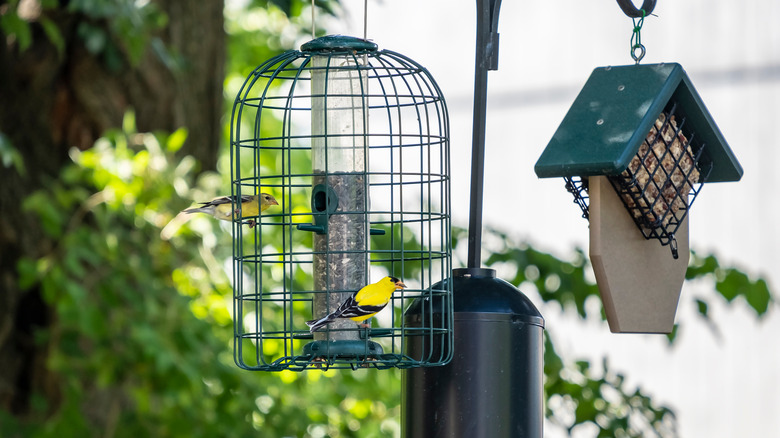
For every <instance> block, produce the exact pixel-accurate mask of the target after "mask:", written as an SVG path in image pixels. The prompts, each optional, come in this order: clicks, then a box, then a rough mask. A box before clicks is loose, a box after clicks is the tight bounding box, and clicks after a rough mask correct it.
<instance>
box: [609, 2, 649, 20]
mask: <svg viewBox="0 0 780 438" xmlns="http://www.w3.org/2000/svg"><path fill="white" fill-rule="evenodd" d="M655 1H656V0H643V2H642V7H641V8H639V9H637V7H636V6H634V3H633V2H632V1H631V0H617V3H618V6H620V9H622V10H623V13H624V14H626V15H628V16H629V17H631V18H640V17H642V16H646V15H650V14H652V13H653V9H655ZM643 10H644V11H645V13H644V15H643V14H642V11H643Z"/></svg>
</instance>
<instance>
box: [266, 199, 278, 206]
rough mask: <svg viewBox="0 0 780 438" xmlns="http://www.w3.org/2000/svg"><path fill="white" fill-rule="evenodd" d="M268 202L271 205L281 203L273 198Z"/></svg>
mask: <svg viewBox="0 0 780 438" xmlns="http://www.w3.org/2000/svg"><path fill="white" fill-rule="evenodd" d="M268 204H270V205H279V203H278V202H276V199H271V200H270V201H269V202H268Z"/></svg>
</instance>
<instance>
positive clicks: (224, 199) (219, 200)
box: [201, 195, 252, 205]
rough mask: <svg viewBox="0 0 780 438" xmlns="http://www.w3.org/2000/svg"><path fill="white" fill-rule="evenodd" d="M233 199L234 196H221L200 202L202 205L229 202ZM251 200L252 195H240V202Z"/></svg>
mask: <svg viewBox="0 0 780 438" xmlns="http://www.w3.org/2000/svg"><path fill="white" fill-rule="evenodd" d="M233 199H235V196H223V197H221V198H217V199H214V200H212V201H209V202H201V204H203V205H220V204H231V203H232V202H233ZM251 200H252V197H251V196H249V195H242V196H241V203H242V204H243V203H244V202H249V201H251Z"/></svg>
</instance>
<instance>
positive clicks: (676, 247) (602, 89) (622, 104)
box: [534, 63, 742, 333]
mask: <svg viewBox="0 0 780 438" xmlns="http://www.w3.org/2000/svg"><path fill="white" fill-rule="evenodd" d="M534 169H535V171H536V174H537V176H539V177H541V178H547V177H563V178H564V180H565V185H566V189H567V190H568V191H569V192H571V193H572V194H573V195H574V200H575V203H577V204H578V205H579V207H580V208H581V210H582V214H583V217H585V218H586V219H588V220H589V221H590V256H591V261H592V263H593V269H594V272H595V274H596V280H597V283H598V285H599V290H600V292H601V297H602V301H603V303H604V308H605V311H606V314H607V320H608V322H609V325H610V329H611V330H612V331H613V332H642V333H668V332H670V331H671V330H672V328H673V326H674V314H675V312H676V308H677V301H678V298H679V295H680V290H681V288H682V283H683V280H684V277H685V271H686V268H687V266H688V259H689V251H688V224H687V221H686V220H685V219H686V217H687V215H688V211H689V210H690V208H691V205H692V204H693V201H694V200H695V199H696V197H697V196H698V195H699V193H700V191H701V189H702V187H703V185H704V184H705V183H710V182H722V181H737V180H739V179H740V178H741V177H742V168H741V166H740V165H739V163H738V162H737V159H736V158H735V157H734V154H733V153H732V151H731V149H730V148H729V146H728V144H727V143H726V140H725V139H724V138H723V135H722V134H721V132H720V130H719V129H718V127H717V125H715V122H714V121H713V120H712V117H711V116H710V113H709V112H708V111H707V108H706V107H705V106H704V103H703V102H702V100H701V98H700V97H699V94H698V93H697V92H696V90H695V89H694V88H693V85H692V83H691V81H690V79H689V78H688V76H687V75H686V73H685V71H684V70H683V68H682V67H681V66H680V65H679V64H675V63H664V64H650V65H638V64H637V65H629V66H619V67H599V68H597V69H595V70H594V71H593V73H592V74H591V76H590V78H589V79H588V81H587V82H586V83H585V86H584V87H583V89H582V90H581V91H580V94H579V95H578V96H577V98H576V99H575V101H574V103H573V104H572V106H571V108H570V109H569V112H568V113H567V114H566V116H565V117H564V119H563V121H562V122H561V124H560V126H559V127H558V129H557V131H556V132H555V134H554V135H553V138H552V139H551V140H550V142H549V144H548V145H547V147H546V148H545V150H544V152H543V153H542V155H541V156H540V158H539V160H538V161H537V162H536V166H535V168H534ZM667 246H668V248H670V250H671V251H670V250H667V249H666V247H667ZM670 252H671V254H670Z"/></svg>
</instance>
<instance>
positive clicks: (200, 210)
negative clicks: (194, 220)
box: [182, 207, 214, 214]
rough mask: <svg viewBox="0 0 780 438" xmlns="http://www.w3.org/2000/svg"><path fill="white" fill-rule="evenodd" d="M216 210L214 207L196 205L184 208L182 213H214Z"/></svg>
mask: <svg viewBox="0 0 780 438" xmlns="http://www.w3.org/2000/svg"><path fill="white" fill-rule="evenodd" d="M213 212H214V207H196V208H188V209H186V210H184V211H183V212H182V213H189V214H192V213H206V214H212V213H213Z"/></svg>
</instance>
